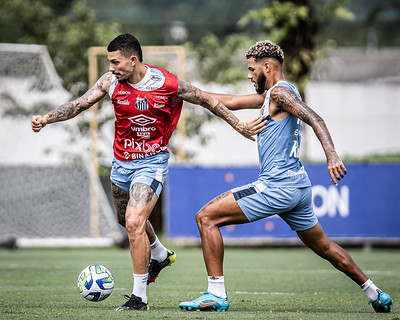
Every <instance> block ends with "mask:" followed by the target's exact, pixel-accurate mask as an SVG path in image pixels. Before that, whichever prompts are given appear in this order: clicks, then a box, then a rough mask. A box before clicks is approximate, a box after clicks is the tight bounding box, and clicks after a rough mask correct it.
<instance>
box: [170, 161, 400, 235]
mask: <svg viewBox="0 0 400 320" xmlns="http://www.w3.org/2000/svg"><path fill="white" fill-rule="evenodd" d="M305 167H306V170H307V172H308V175H309V177H310V179H311V182H312V184H313V188H312V190H313V203H314V211H315V214H316V215H317V217H318V219H319V221H320V223H321V225H322V227H323V228H324V230H325V232H326V233H327V234H328V236H330V237H337V238H353V237H356V238H393V239H395V238H400V186H399V184H400V164H349V165H346V168H347V170H348V174H347V176H346V177H345V178H344V179H343V180H341V181H339V186H338V187H335V186H334V185H333V184H332V183H331V182H330V177H329V174H328V170H327V167H326V165H322V164H306V165H305ZM257 177H258V167H239V168H238V167H231V168H202V167H179V166H171V167H170V171H169V177H168V180H167V185H166V188H165V190H164V213H165V234H166V236H167V237H169V238H193V237H199V232H198V229H197V225H196V221H195V216H196V213H197V211H199V210H200V209H201V207H202V206H203V205H205V204H206V203H207V202H209V201H210V200H212V199H213V198H214V197H216V196H218V195H219V194H221V193H223V192H225V191H227V190H230V189H232V188H234V187H237V186H241V185H244V184H247V183H249V182H252V181H254V180H256V179H257ZM221 232H222V234H223V236H224V238H277V239H280V238H282V239H283V238H287V237H296V233H295V232H293V231H291V229H290V228H289V226H288V225H287V224H286V223H285V222H284V221H283V220H282V219H280V218H279V216H274V217H271V218H267V219H262V220H260V221H257V222H254V223H249V224H244V225H235V226H227V227H224V228H221Z"/></svg>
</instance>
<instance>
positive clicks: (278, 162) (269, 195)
mask: <svg viewBox="0 0 400 320" xmlns="http://www.w3.org/2000/svg"><path fill="white" fill-rule="evenodd" d="M275 86H284V87H286V88H289V89H291V90H293V92H295V93H296V95H297V96H298V98H299V99H301V97H300V94H299V92H298V90H297V88H296V87H295V86H294V85H292V84H290V83H288V82H287V81H279V82H278V83H277V84H276V85H275ZM275 86H274V87H275ZM272 88H273V87H272ZM272 88H271V89H269V90H268V92H267V95H266V97H265V101H264V105H263V107H262V109H261V114H263V115H265V116H266V117H267V118H269V120H268V123H267V126H266V128H265V129H264V130H263V131H262V132H261V133H259V134H258V136H257V143H258V153H259V160H260V175H259V177H258V180H257V181H254V182H252V183H249V184H247V185H245V186H242V187H238V188H234V189H232V190H231V191H232V194H233V196H234V198H235V200H236V201H237V203H238V205H239V207H240V208H241V209H242V211H243V213H244V215H245V216H246V217H247V219H248V220H249V221H257V220H260V219H263V218H266V217H270V216H273V215H275V214H278V215H279V216H280V217H281V218H282V219H283V220H285V221H286V222H287V224H288V225H289V226H290V228H291V229H292V230H294V231H303V230H308V229H310V228H312V227H314V226H315V225H316V224H317V223H318V219H317V217H316V216H315V213H314V210H313V206H312V192H311V182H310V179H309V178H308V175H307V173H306V171H305V170H304V167H303V164H302V163H301V162H300V160H299V149H300V141H301V126H302V122H301V121H300V120H299V119H298V118H296V117H295V116H294V115H292V114H289V115H288V116H287V117H286V118H285V119H283V120H281V121H276V120H273V119H270V115H269V101H270V94H271V90H272Z"/></svg>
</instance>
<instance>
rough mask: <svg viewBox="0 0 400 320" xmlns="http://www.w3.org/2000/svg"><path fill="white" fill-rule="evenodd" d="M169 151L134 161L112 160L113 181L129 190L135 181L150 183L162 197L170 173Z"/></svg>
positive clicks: (158, 195) (111, 177)
mask: <svg viewBox="0 0 400 320" xmlns="http://www.w3.org/2000/svg"><path fill="white" fill-rule="evenodd" d="M168 159H169V153H167V152H160V153H158V154H156V155H154V156H151V157H147V158H144V159H137V160H132V161H121V160H118V159H116V158H114V159H113V161H112V167H111V176H110V179H111V181H112V182H113V183H114V184H115V185H116V186H117V187H119V188H121V189H123V190H125V191H126V192H129V191H130V189H131V188H132V186H133V185H134V184H135V183H143V184H145V185H148V186H149V187H150V188H151V189H153V191H154V192H155V194H156V195H157V197H158V198H159V197H160V193H161V190H162V188H163V185H164V182H165V179H166V177H167V174H168Z"/></svg>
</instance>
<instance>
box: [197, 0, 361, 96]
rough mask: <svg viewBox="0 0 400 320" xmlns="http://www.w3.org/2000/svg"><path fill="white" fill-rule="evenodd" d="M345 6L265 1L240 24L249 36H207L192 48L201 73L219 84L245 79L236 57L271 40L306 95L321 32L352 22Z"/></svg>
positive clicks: (328, 0) (329, 0)
mask: <svg viewBox="0 0 400 320" xmlns="http://www.w3.org/2000/svg"><path fill="white" fill-rule="evenodd" d="M345 5H346V0H325V1H317V0H291V1H289V0H280V1H278V0H273V1H265V4H264V5H263V6H262V7H261V8H258V9H252V10H250V11H248V12H247V13H246V14H245V15H244V16H243V17H242V18H241V19H240V20H239V21H238V26H239V27H241V28H243V29H244V28H246V30H248V31H247V32H246V33H242V34H233V35H229V36H228V37H226V38H225V40H220V39H218V38H217V37H216V36H215V35H213V34H208V35H206V36H205V37H203V38H202V40H201V41H200V43H199V45H198V46H196V47H194V46H193V48H195V49H196V52H197V53H198V66H199V70H200V72H199V74H200V75H201V76H202V78H203V80H205V81H216V82H220V83H228V82H232V81H236V80H239V79H243V71H240V70H243V69H240V70H239V69H238V66H240V64H237V54H238V53H239V52H240V59H243V52H244V51H245V50H246V49H248V47H249V46H250V45H252V44H254V42H255V41H257V40H262V39H269V40H271V41H273V42H275V43H278V44H279V45H280V46H281V47H282V49H283V51H284V52H285V64H284V68H285V74H286V77H287V78H288V80H290V81H294V82H296V83H297V85H298V86H299V89H300V91H301V93H302V94H304V88H305V85H306V82H307V79H308V77H309V74H310V71H311V68H312V64H313V62H314V60H315V58H316V57H317V52H318V51H317V50H318V48H317V45H316V37H317V34H318V31H319V29H320V27H321V26H323V25H326V24H329V23H330V22H331V21H332V20H333V19H335V18H341V19H347V20H350V19H353V18H354V15H353V14H352V13H351V12H350V11H349V10H348V9H346V7H345ZM197 47H198V48H197ZM239 71H240V72H241V75H240V72H239Z"/></svg>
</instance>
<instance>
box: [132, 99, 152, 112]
mask: <svg viewBox="0 0 400 320" xmlns="http://www.w3.org/2000/svg"><path fill="white" fill-rule="evenodd" d="M135 108H136V109H138V110H140V111H145V110H147V109H148V108H149V104H148V103H147V98H140V97H137V98H136V102H135Z"/></svg>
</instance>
